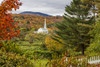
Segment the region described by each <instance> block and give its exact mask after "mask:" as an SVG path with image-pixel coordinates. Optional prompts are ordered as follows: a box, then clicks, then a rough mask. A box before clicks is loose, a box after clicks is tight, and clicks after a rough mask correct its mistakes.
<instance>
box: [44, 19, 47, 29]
mask: <svg viewBox="0 0 100 67" xmlns="http://www.w3.org/2000/svg"><path fill="white" fill-rule="evenodd" d="M44 29H47V25H46V18H45V21H44Z"/></svg>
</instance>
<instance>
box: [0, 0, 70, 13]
mask: <svg viewBox="0 0 100 67" xmlns="http://www.w3.org/2000/svg"><path fill="white" fill-rule="evenodd" d="M0 1H2V0H0ZM20 1H21V2H22V3H23V4H22V6H21V7H20V9H18V10H17V11H16V12H15V11H14V13H20V12H23V11H33V12H42V13H47V14H50V15H63V14H64V10H65V6H66V5H69V4H70V2H71V0H20Z"/></svg>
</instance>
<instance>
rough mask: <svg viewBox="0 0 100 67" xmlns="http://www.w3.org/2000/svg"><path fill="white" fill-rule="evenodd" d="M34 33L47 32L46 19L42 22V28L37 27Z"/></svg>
mask: <svg viewBox="0 0 100 67" xmlns="http://www.w3.org/2000/svg"><path fill="white" fill-rule="evenodd" d="M34 33H45V34H48V29H47V25H46V19H45V22H44V28H39V29H38V31H35V32H34Z"/></svg>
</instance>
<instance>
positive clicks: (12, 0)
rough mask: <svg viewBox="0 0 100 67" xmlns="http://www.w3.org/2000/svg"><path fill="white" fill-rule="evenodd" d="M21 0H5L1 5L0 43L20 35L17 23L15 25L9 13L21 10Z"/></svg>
mask: <svg viewBox="0 0 100 67" xmlns="http://www.w3.org/2000/svg"><path fill="white" fill-rule="evenodd" d="M21 4H22V3H21V2H19V0H3V1H2V2H1V4H0V41H1V40H6V39H8V40H9V39H11V38H13V37H16V36H18V35H19V30H18V29H17V23H14V20H12V16H11V14H10V13H9V11H12V10H13V9H14V10H16V9H19V6H21Z"/></svg>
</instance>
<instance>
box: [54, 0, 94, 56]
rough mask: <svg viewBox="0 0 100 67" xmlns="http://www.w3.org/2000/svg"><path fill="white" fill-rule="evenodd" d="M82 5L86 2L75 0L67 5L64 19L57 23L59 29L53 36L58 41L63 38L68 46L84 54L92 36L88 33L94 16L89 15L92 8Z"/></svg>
mask: <svg viewBox="0 0 100 67" xmlns="http://www.w3.org/2000/svg"><path fill="white" fill-rule="evenodd" d="M80 5H86V4H83V3H81V0H73V1H72V2H71V4H70V5H69V6H68V5H67V6H66V7H65V11H66V13H65V14H64V16H63V17H64V20H63V22H62V23H57V24H56V25H55V27H56V28H57V30H55V34H54V35H53V37H52V38H53V39H54V40H57V41H59V40H58V39H61V40H62V41H63V44H64V45H65V47H66V48H72V49H73V48H76V49H78V50H81V51H82V54H83V55H84V50H85V48H86V47H87V46H88V45H89V43H90V38H91V36H90V35H89V34H88V33H89V31H90V30H91V25H92V24H93V17H89V11H90V8H82V7H81V6H80ZM59 42H60V41H59ZM60 43H62V42H60Z"/></svg>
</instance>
